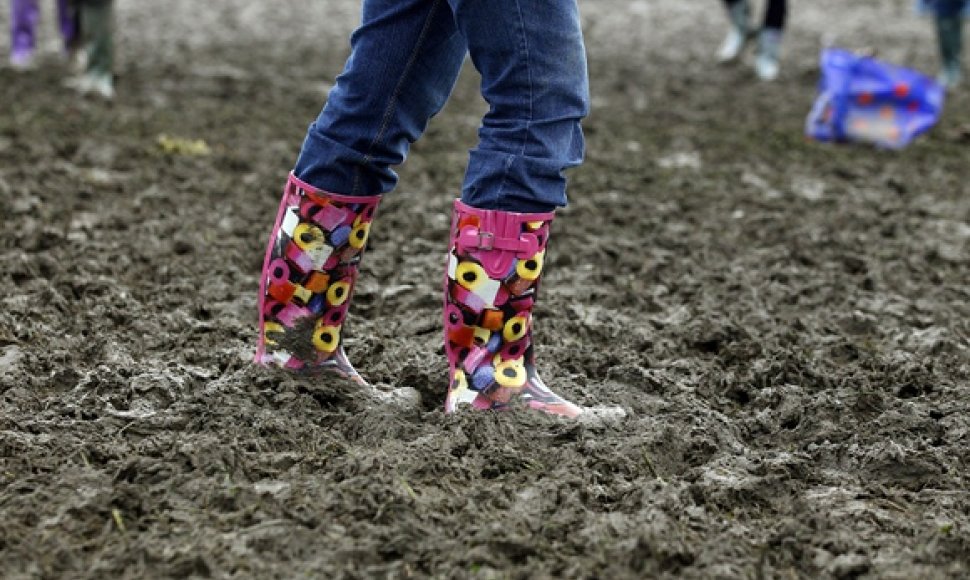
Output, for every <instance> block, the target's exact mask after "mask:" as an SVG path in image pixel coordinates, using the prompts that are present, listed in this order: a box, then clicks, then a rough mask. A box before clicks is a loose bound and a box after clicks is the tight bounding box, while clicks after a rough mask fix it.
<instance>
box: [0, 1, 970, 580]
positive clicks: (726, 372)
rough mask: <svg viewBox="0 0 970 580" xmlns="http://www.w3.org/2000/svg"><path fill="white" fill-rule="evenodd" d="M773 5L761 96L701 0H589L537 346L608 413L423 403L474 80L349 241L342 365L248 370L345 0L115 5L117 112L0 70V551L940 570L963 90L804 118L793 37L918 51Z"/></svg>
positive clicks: (961, 345)
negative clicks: (883, 120) (320, 373)
mask: <svg viewBox="0 0 970 580" xmlns="http://www.w3.org/2000/svg"><path fill="white" fill-rule="evenodd" d="M793 4H794V6H793V8H792V25H793V29H792V32H791V34H790V35H789V38H788V42H787V44H786V54H785V61H784V66H783V70H782V77H781V79H780V80H779V81H778V82H777V83H775V84H772V85H760V84H757V83H755V82H754V81H753V74H752V73H751V72H750V70H749V68H748V67H746V66H744V65H741V66H736V67H726V68H718V67H715V66H714V65H712V64H711V61H712V54H713V52H714V49H715V47H716V45H717V43H718V41H719V40H720V37H721V33H722V31H723V26H724V22H723V18H722V14H721V13H720V9H719V8H718V7H717V3H716V2H715V1H714V0H710V1H709V2H673V1H666V0H664V1H660V0H650V1H647V0H636V1H632V2H630V1H623V2H620V1H619V0H590V1H587V2H584V3H583V5H582V7H583V11H584V19H585V29H586V32H587V40H588V43H589V54H590V69H591V75H592V89H593V96H594V109H593V112H592V114H591V116H590V117H589V119H588V122H587V123H586V128H587V133H588V145H589V153H588V161H587V163H586V164H585V165H584V166H583V167H581V168H579V169H578V170H576V171H574V172H573V173H572V174H571V177H572V182H571V183H572V189H571V200H572V204H571V205H570V207H569V208H568V209H566V210H565V211H562V212H560V214H559V216H558V218H557V221H556V222H555V223H554V225H553V231H552V234H553V240H552V242H551V243H550V251H549V255H548V257H547V266H546V275H545V278H544V282H543V289H542V295H543V296H542V300H541V303H540V307H539V311H538V315H537V317H538V327H537V331H536V336H537V341H538V343H539V350H538V354H539V366H540V369H541V371H542V373H543V376H544V378H545V379H546V381H547V382H548V383H549V384H550V385H552V386H554V387H555V388H556V389H558V390H559V391H560V392H561V393H563V394H564V395H567V396H569V397H571V398H572V399H573V400H575V401H576V402H578V403H581V404H587V405H591V404H597V403H608V404H615V405H620V406H622V407H624V408H625V409H626V410H627V417H626V418H625V419H623V420H622V421H619V422H614V423H604V424H585V423H573V422H568V421H564V420H558V419H553V418H546V417H535V416H531V415H527V414H522V413H517V412H513V413H502V414H474V413H467V414H460V415H457V416H446V415H444V413H443V412H442V404H443V399H444V393H445V388H446V364H445V359H444V356H443V354H442V349H441V344H440V340H441V339H440V336H441V328H440V323H439V312H440V301H441V299H440V283H441V278H442V268H443V266H444V264H443V252H444V250H445V244H446V239H445V237H446V235H447V228H448V219H449V218H448V215H449V214H448V212H449V204H450V202H451V199H452V198H453V197H454V196H455V195H456V193H457V191H458V188H459V186H460V182H461V175H462V171H463V166H464V162H465V159H466V151H467V149H468V148H470V147H472V146H473V145H474V142H475V129H476V125H477V122H478V119H479V117H480V115H481V114H482V112H483V111H484V104H483V103H482V102H481V101H480V99H479V97H478V96H477V78H476V75H475V73H474V71H473V70H472V69H468V70H467V71H466V72H465V74H464V75H463V77H462V79H461V81H460V83H459V86H458V87H457V89H456V92H455V95H454V98H453V100H452V102H451V103H450V104H449V105H448V107H447V108H446V109H445V111H443V112H442V114H441V115H440V116H439V117H438V118H437V119H435V120H434V121H433V123H432V124H431V127H430V129H429V131H428V134H427V135H426V136H425V138H424V139H423V140H422V141H421V142H419V143H418V144H417V145H416V146H415V147H414V150H413V152H412V156H411V159H410V160H409V161H408V163H407V164H406V165H405V166H404V167H402V168H401V176H402V180H401V185H400V188H399V191H397V192H396V193H394V194H393V195H391V196H388V198H387V200H386V203H385V204H383V205H382V207H381V210H380V213H379V216H378V220H377V223H376V225H375V227H374V229H373V230H372V235H371V244H370V247H369V249H368V254H367V256H366V257H365V260H364V266H363V276H362V281H361V283H360V285H359V287H358V290H357V295H356V300H355V304H354V307H353V309H352V311H351V325H352V327H351V329H350V333H351V338H350V340H349V342H348V350H349V353H350V357H351V359H352V360H353V361H355V363H356V364H357V366H358V368H359V369H360V370H361V372H362V373H364V374H365V375H366V376H367V377H369V378H370V379H371V380H372V381H374V382H375V383H377V384H378V388H379V389H380V390H379V391H376V392H369V393H362V392H360V391H358V390H356V389H355V388H353V387H351V386H348V385H345V384H340V383H337V382H333V381H331V380H326V379H319V378H316V379H314V378H308V377H298V376H290V375H287V374H284V373H281V372H277V371H272V370H265V369H259V368H254V367H253V366H251V365H250V363H249V361H250V359H251V356H252V352H253V348H254V345H255V336H256V330H255V326H256V288H257V279H258V274H259V268H260V263H261V260H262V251H263V248H264V247H265V246H264V244H265V241H266V236H267V234H268V232H269V228H270V226H271V225H272V224H271V221H272V219H273V217H274V212H275V208H276V206H277V203H278V196H279V193H280V191H281V189H282V185H283V181H284V179H285V176H286V172H287V171H288V170H289V168H290V167H291V165H292V163H293V161H294V160H295V156H296V153H297V151H298V148H299V145H300V142H301V139H302V136H303V133H304V131H305V128H306V125H307V124H308V123H309V122H310V121H311V120H312V118H313V117H314V116H315V115H316V113H317V111H318V109H319V107H320V105H321V104H322V102H323V99H324V95H325V92H326V90H327V87H328V83H329V82H332V79H333V77H334V76H335V75H336V74H337V72H339V70H340V66H341V64H342V61H343V59H344V58H345V56H346V54H347V48H346V46H347V42H346V36H347V34H348V32H349V31H350V29H351V28H352V27H353V24H354V22H355V19H356V17H357V11H358V6H357V3H356V2H354V1H351V0H340V1H337V0H330V1H327V2H311V1H310V0H300V1H293V2H271V1H269V0H258V1H257V0H232V1H230V0H219V1H217V2H192V1H189V0H170V1H166V2H136V1H135V0H121V1H119V3H118V20H119V25H120V29H121V30H120V33H119V39H118V43H119V51H118V52H119V58H120V62H119V64H118V71H119V73H120V74H119V79H118V94H119V96H118V99H117V101H116V102H115V103H114V104H112V105H105V104H103V103H100V102H97V101H90V100H78V99H76V98H75V97H74V96H73V95H72V94H70V93H69V92H68V91H66V90H63V89H61V88H60V82H61V78H62V76H63V75H64V73H65V71H64V66H63V65H62V64H61V63H60V62H59V61H58V59H57V55H56V54H55V53H54V52H52V51H51V50H50V48H49V47H50V45H49V43H46V44H44V50H45V53H44V55H43V58H42V61H43V62H42V66H41V67H40V68H38V69H37V70H35V71H33V72H30V73H27V74H17V73H14V72H13V71H11V70H9V69H3V70H0V282H2V284H3V292H2V294H0V516H2V517H0V571H2V574H0V575H2V576H3V577H5V578H35V577H36V578H55V577H69V578H109V577H111V578H115V577H127V578H144V577H186V576H191V577H215V578H227V577H259V578H293V577H307V576H308V577H320V578H370V577H393V578H408V577H429V576H431V577H448V578H469V577H476V578H477V577H482V578H526V577H530V578H535V577H538V578H542V577H568V578H649V577H671V578H672V577H685V578H855V577H862V578H900V579H902V578H907V579H908V578H961V577H966V576H967V575H968V574H970V561H968V559H970V556H968V554H970V496H968V492H967V488H968V475H967V474H968V467H970V285H968V280H970V185H968V177H970V166H968V164H967V159H968V157H967V151H968V149H967V148H968V145H970V97H968V96H967V92H966V91H964V92H963V93H961V94H956V95H953V96H951V98H950V100H949V102H948V104H947V109H946V113H945V115H944V119H943V122H942V123H941V125H940V126H938V127H937V128H936V129H934V130H933V132H932V133H931V134H929V135H928V136H926V137H924V138H922V139H920V140H919V141H918V142H916V143H915V144H914V145H912V146H911V147H910V148H908V149H907V150H905V151H902V152H895V153H893V152H883V151H875V150H872V149H870V148H867V147H847V146H829V145H820V144H815V143H810V142H806V141H805V139H804V138H803V136H802V124H803V121H804V118H805V115H806V114H807V112H808V110H809V107H810V104H811V102H812V99H813V93H814V87H815V83H816V81H817V78H818V71H817V68H816V62H817V54H818V50H819V48H820V46H821V45H822V43H823V42H828V41H833V40H834V41H835V42H837V43H839V44H840V45H843V46H847V47H848V48H863V47H874V48H876V49H877V50H878V51H879V54H880V55H881V56H883V57H885V58H887V59H890V60H893V61H895V62H898V63H900V64H906V65H909V66H914V67H918V68H921V69H924V70H927V71H933V70H934V68H935V63H936V60H935V51H934V46H933V40H932V35H931V28H930V23H929V22H926V21H923V20H919V19H918V18H916V17H915V16H914V15H913V14H912V13H911V11H910V7H909V4H910V3H909V2H908V0H882V1H872V2H851V3H849V2H844V1H843V0H815V1H813V2H800V3H799V2H795V3H793ZM44 7H45V9H48V10H47V12H46V13H45V16H47V17H48V18H47V20H48V23H47V25H48V26H49V25H50V22H49V21H50V15H51V11H50V10H49V8H50V7H49V6H46V5H45V6H44ZM2 18H3V20H2V21H0V25H2V28H3V29H6V28H7V20H6V15H4V16H3V17H2ZM46 30H48V31H51V30H52V28H46ZM4 38H6V37H4ZM46 38H47V40H50V33H48V34H47V37H46ZM45 42H46V41H45ZM3 58H4V60H5V58H6V54H5V53H3ZM968 90H970V89H968ZM394 390H396V391H397V392H398V393H401V392H405V393H408V392H409V393H411V395H413V397H412V398H410V399H409V398H407V397H392V396H390V395H389V394H388V393H391V392H393V391H394ZM409 402H412V403H413V404H408V403H409Z"/></svg>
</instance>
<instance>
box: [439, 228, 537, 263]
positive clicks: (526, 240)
mask: <svg viewBox="0 0 970 580" xmlns="http://www.w3.org/2000/svg"><path fill="white" fill-rule="evenodd" d="M456 245H457V246H458V247H459V248H460V249H461V250H504V251H507V252H515V253H516V255H517V256H518V257H520V258H523V259H525V258H530V257H532V256H534V255H535V254H536V252H538V251H539V239H538V238H536V236H535V235H533V234H521V235H519V237H517V238H503V237H496V236H495V234H493V233H491V232H483V231H480V230H479V229H478V228H464V229H463V230H462V231H461V233H460V234H458V240H457V241H456Z"/></svg>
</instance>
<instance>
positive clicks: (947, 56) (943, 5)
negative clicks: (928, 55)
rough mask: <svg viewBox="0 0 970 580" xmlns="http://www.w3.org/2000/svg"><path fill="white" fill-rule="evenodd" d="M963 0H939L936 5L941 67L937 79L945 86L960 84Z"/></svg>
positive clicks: (964, 2) (965, 3)
mask: <svg viewBox="0 0 970 580" xmlns="http://www.w3.org/2000/svg"><path fill="white" fill-rule="evenodd" d="M966 5H967V2H966V1H965V0H939V1H938V3H937V6H936V37H937V40H938V42H939V49H940V60H941V61H942V67H941V70H940V75H939V79H940V82H942V83H943V84H944V85H945V86H947V87H951V88H952V87H955V86H956V85H958V84H960V80H961V78H962V76H963V75H962V71H961V58H960V57H961V53H962V52H963V12H964V10H965V9H966Z"/></svg>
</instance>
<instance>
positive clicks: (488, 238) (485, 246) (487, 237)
mask: <svg viewBox="0 0 970 580" xmlns="http://www.w3.org/2000/svg"><path fill="white" fill-rule="evenodd" d="M494 248H495V234H493V233H491V232H482V231H479V232H478V249H480V250H492V249H494Z"/></svg>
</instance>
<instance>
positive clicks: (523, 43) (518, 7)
mask: <svg viewBox="0 0 970 580" xmlns="http://www.w3.org/2000/svg"><path fill="white" fill-rule="evenodd" d="M515 13H516V16H517V17H518V25H519V26H518V33H519V44H520V50H521V52H522V53H523V55H524V57H525V59H524V60H525V73H526V78H527V79H528V84H529V115H528V120H527V121H526V123H525V134H524V135H523V136H522V143H521V145H520V150H519V155H521V156H525V150H526V147H527V146H528V144H529V132H530V130H531V128H532V121H533V116H534V115H535V111H534V110H533V107H534V105H535V88H534V87H533V84H532V65H531V62H530V60H529V42H528V39H527V36H526V34H525V19H524V18H523V17H522V4H521V3H520V2H519V0H516V1H515ZM513 163H515V155H514V154H513V155H510V156H509V158H508V160H507V161H506V162H505V171H504V172H503V173H502V181H501V183H499V187H498V193H499V195H500V196H502V198H503V199H504V197H505V184H506V182H507V181H508V177H509V171H510V170H511V168H512V164H513Z"/></svg>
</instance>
